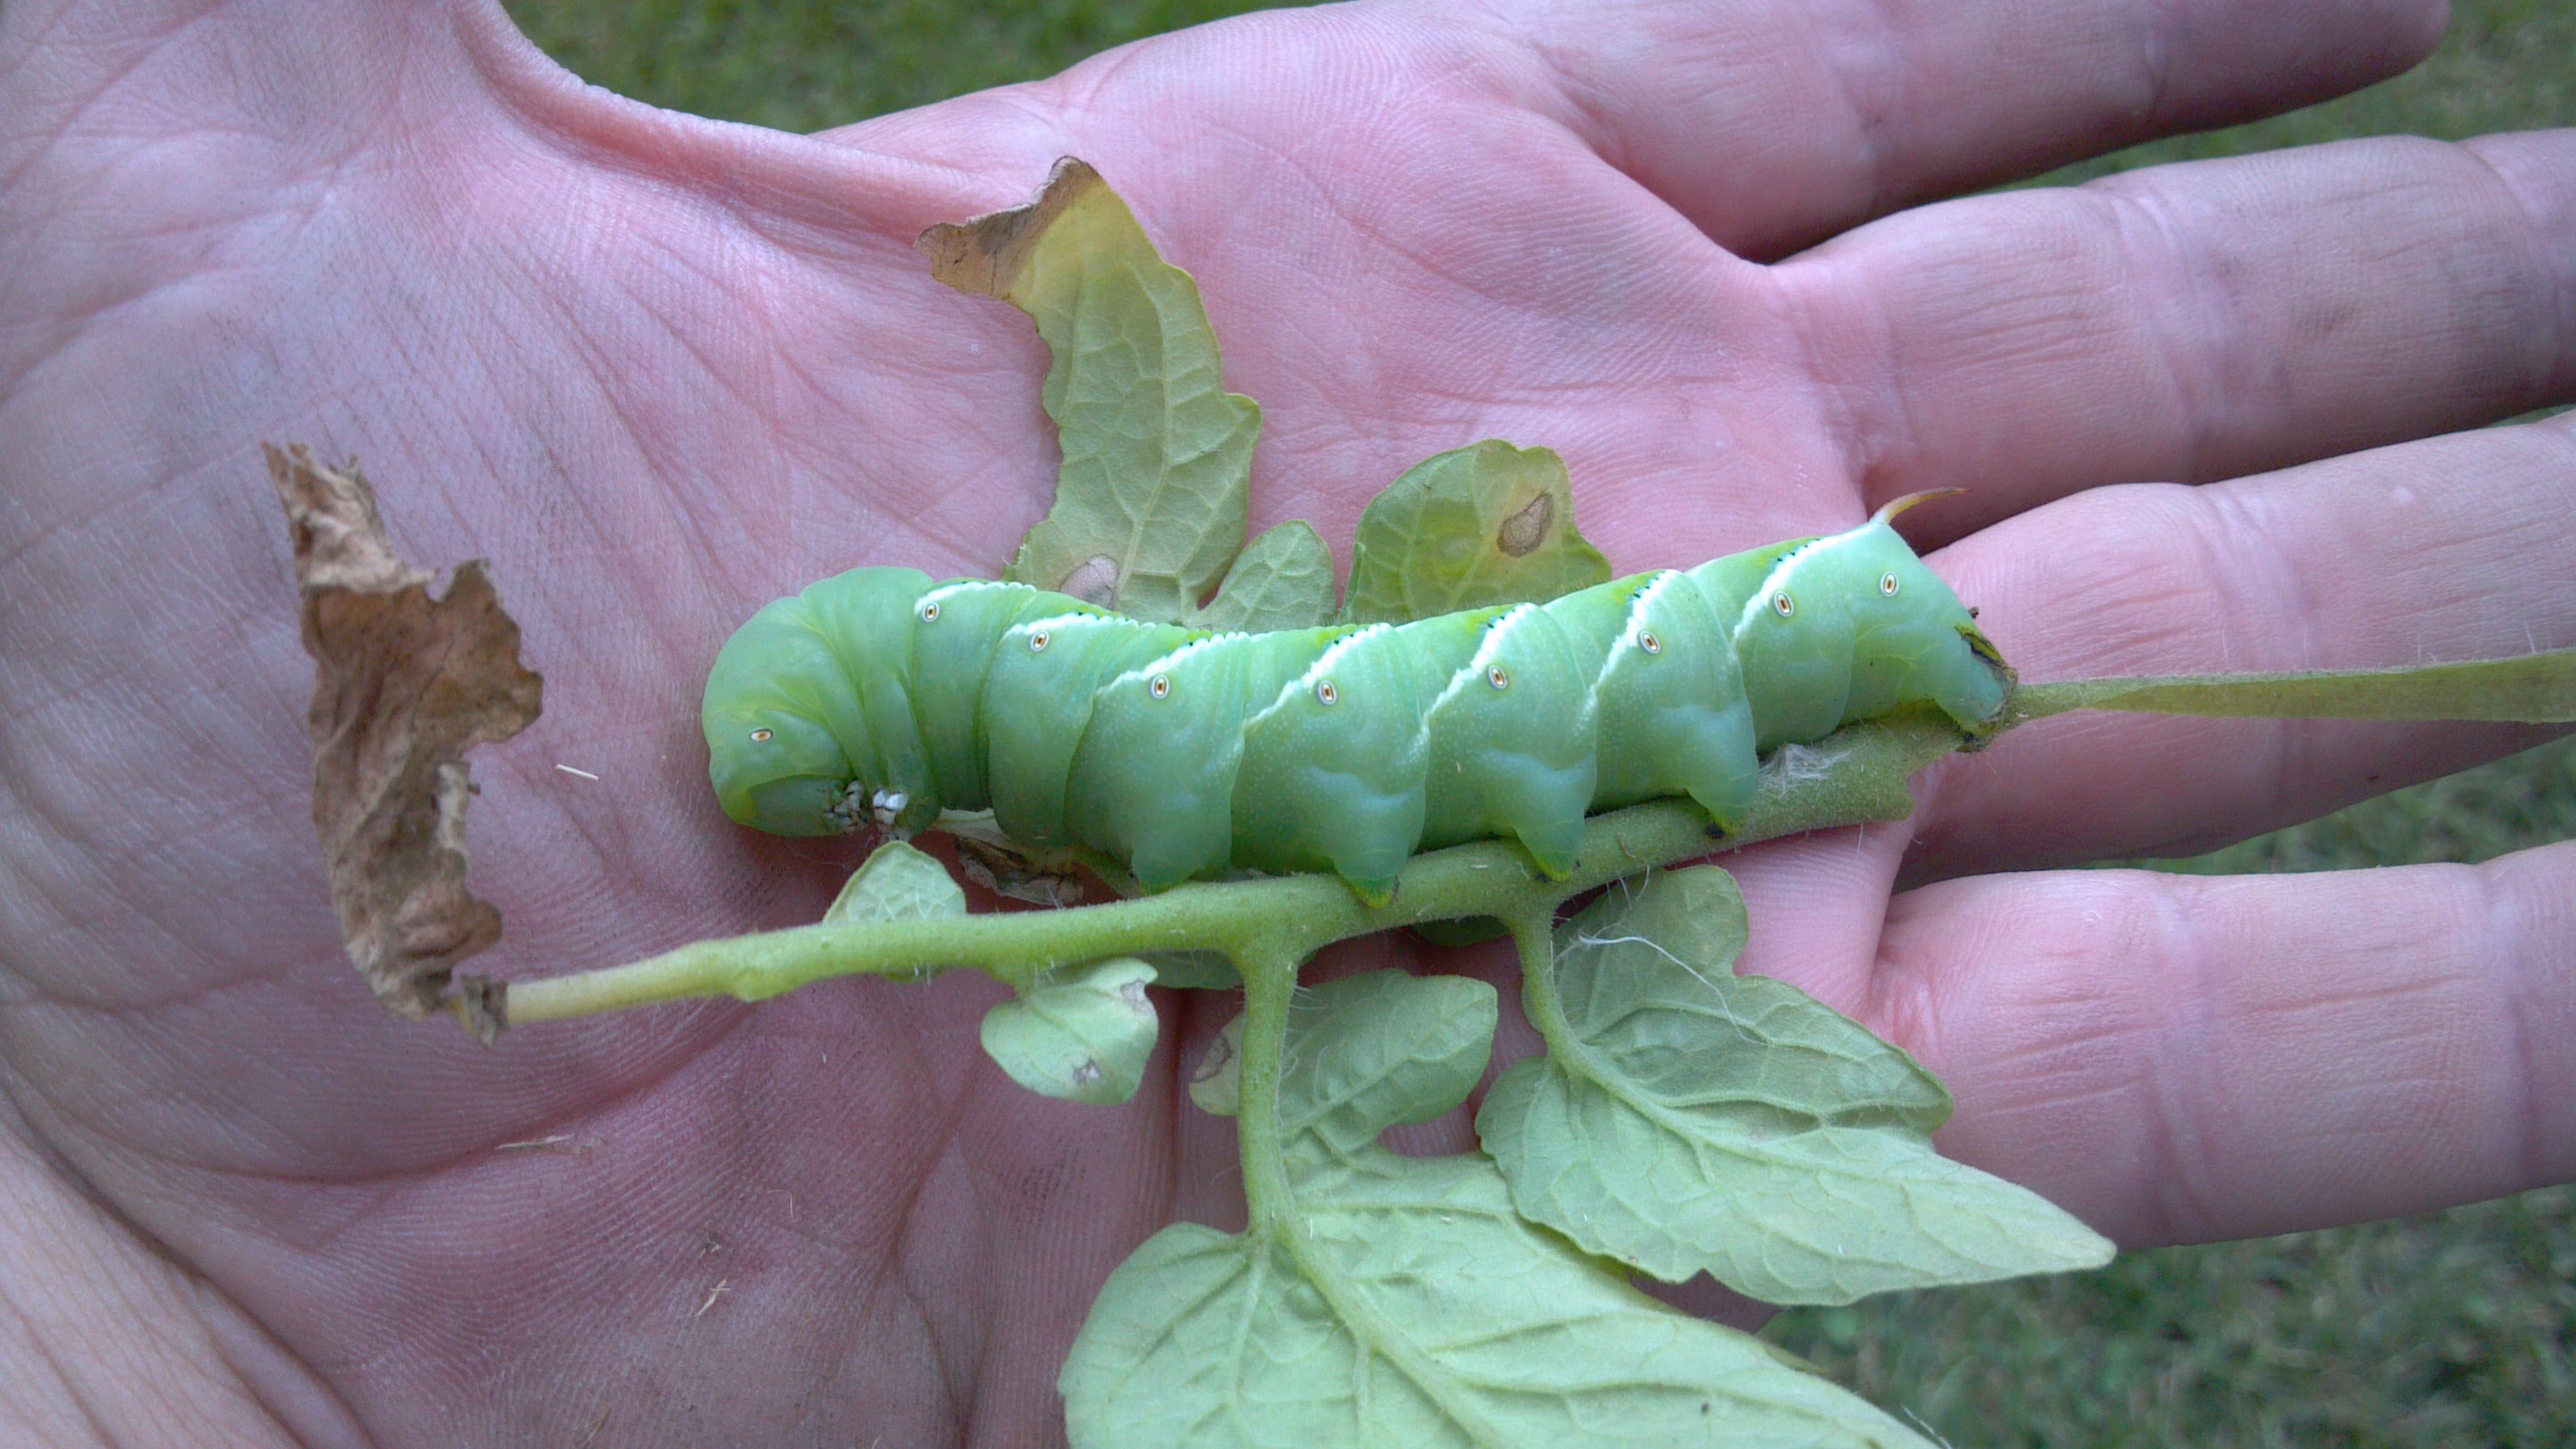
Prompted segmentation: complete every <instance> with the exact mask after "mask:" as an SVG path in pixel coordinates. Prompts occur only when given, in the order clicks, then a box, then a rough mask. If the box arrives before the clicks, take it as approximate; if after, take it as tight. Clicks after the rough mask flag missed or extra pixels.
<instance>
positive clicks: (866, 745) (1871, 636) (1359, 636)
mask: <svg viewBox="0 0 2576 1449" xmlns="http://www.w3.org/2000/svg"><path fill="white" fill-rule="evenodd" d="M1897 506H1902V505H1901V504H1899V505H1892V506H1891V508H1890V509H1888V510H1884V511H1882V512H1881V513H1880V515H1879V516H1878V517H1876V518H1874V519H1872V520H1871V521H1870V522H1868V523H1866V524H1863V525H1862V526H1861V527H1859V528H1856V529H1853V530H1851V531H1849V532H1846V533H1840V534H1835V535H1831V536H1829V537H1824V538H1813V539H1800V540H1794V541H1792V542H1789V543H1783V544H1775V545H1771V546H1769V547H1766V548H1759V549H1753V550H1750V551H1748V552H1745V553H1740V554H1733V555H1729V556H1727V557H1725V558H1721V559H1714V560H1711V561H1710V562H1708V563H1705V564H1702V565H1700V566H1699V567H1697V568H1694V569H1686V570H1664V571H1658V572H1654V573H1647V574H1638V575H1635V576H1633V577H1629V578H1624V579H1618V580H1615V581H1613V582H1610V583H1607V584H1602V585H1599V586H1597V587H1594V588H1590V589H1583V590H1578V591H1576V592H1574V593H1571V594H1567V595H1564V596H1563V597H1560V598H1557V599H1552V600H1550V601H1548V602H1546V603H1544V604H1519V605H1512V606H1508V607H1498V608H1488V609H1476V610H1468V611H1463V612H1460V613H1455V614H1447V615H1442V616H1440V617H1437V618H1431V619H1422V620H1417V621H1414V622H1412V623H1407V624H1400V625H1386V624H1375V625H1369V626H1366V627H1355V626H1343V627H1327V628H1319V629H1305V630H1286V631H1281V632H1277V633H1267V634H1208V633H1202V632H1195V631H1191V630H1187V629H1183V628H1180V627H1177V626H1173V625H1164V624H1147V623H1142V622H1139V621H1137V620H1133V619H1127V618H1123V617H1121V616H1118V615H1115V614H1110V613H1107V612H1105V611H1103V610H1101V609H1098V608H1095V607H1093V606H1091V605H1088V604H1084V603H1081V602H1079V601H1077V600H1075V599H1072V598H1070V597H1067V596H1065V595H1062V594H1053V593H1047V592H1044V591H1042V590H1037V589H1032V588H1029V587H1027V586H1025V585H1019V584H996V583H985V582H980V581H976V580H957V581H953V582H949V583H944V584H939V585H936V586H934V585H932V584H931V582H930V580H929V579H928V577H927V576H925V575H923V574H921V573H918V572H916V571H913V570H910V569H892V568H862V569H855V570H852V571H851V572H849V573H846V574H842V575H840V576H838V577H836V578H831V579H826V580H824V581H823V582H821V583H818V584H815V585H814V586H813V587H811V588H808V589H806V590H805V591H804V592H803V593H801V594H797V595H794V596H791V597H789V598H785V599H781V600H778V601H777V602H775V603H773V604H771V605H769V606H768V607H767V608H765V609H763V610H761V611H760V612H759V613H758V614H756V615H754V616H753V617H752V619H751V620H750V621H749V622H748V623H746V624H744V625H743V627H742V628H741V629H740V630H739V631H738V632H737V633H736V634H735V635H734V637H733V638H732V640H730V641H729V642H728V643H727V644H726V645H725V647H724V649H723V651H722V652H721V653H720V654H719V655H718V656H717V660H716V664H715V668H714V670H713V672H712V673H711V674H710V676H709V678H708V681H707V695H706V704H705V709H704V712H703V723H704V726H705V730H706V736H707V744H708V748H709V751H710V755H711V763H710V773H711V775H712V778H713V780H714V783H715V786H716V792H717V795H718V798H719V799H720V800H721V801H722V802H723V804H724V808H725V811H726V813H727V814H729V815H731V816H732V817H733V818H734V819H736V820H738V821H741V822H743V823H744V824H748V825H754V826H757V827H759V828H761V829H765V830H771V831H775V832H778V833H782V834H790V835H818V834H831V833H837V832H840V831H845V830H850V829H855V828H857V827H859V826H861V825H864V824H867V823H870V822H871V821H873V822H875V823H877V824H881V825H884V826H888V827H891V828H895V829H899V830H912V829H918V828H920V827H923V826H926V825H928V824H930V823H931V822H933V821H935V820H936V819H937V817H938V814H939V812H940V811H941V810H943V809H947V810H982V809H990V810H992V811H993V812H994V820H995V823H996V824H997V825H998V826H999V827H1000V828H1001V829H1002V830H1003V831H1004V832H1006V833H1008V834H1009V835H1011V836H1013V837H1014V838H1016V839H1019V840H1023V841H1026V842H1027V843H1029V844H1031V845H1040V846H1067V845H1074V846H1083V847H1087V848H1090V849H1092V850H1096V851H1100V852H1103V853H1105V854H1107V855H1110V856H1112V857H1114V858H1116V859H1118V860H1121V861H1125V862H1127V864H1128V866H1129V868H1130V869H1131V870H1132V871H1133V872H1134V874H1135V875H1136V877H1137V879H1138V880H1139V881H1141V882H1142V883H1143V884H1145V885H1146V886H1148V887H1149V888H1156V889H1159V888H1162V887H1166V886H1171V885H1175V884H1178V883H1180V882H1181V881H1184V880H1188V879H1191V878H1194V877H1204V876H1212V875H1218V874H1222V873H1224V872H1225V871H1227V870H1229V869H1237V868H1245V869H1257V870H1269V871H1291V870H1330V871H1333V872H1335V873H1337V874H1339V875H1340V876H1341V877H1342V878H1343V879H1344V880H1346V881H1348V882H1349V883H1350V884H1351V886H1352V888H1353V889H1354V890H1356V891H1357V892H1358V893H1359V894H1360V895H1361V896H1362V897H1363V898H1364V899H1368V900H1372V901H1383V900H1385V899H1386V898H1387V897H1388V895H1389V894H1390V893H1391V892H1392V890H1393V888H1394V883H1395V877H1396V873H1397V871H1399V870H1400V869H1401V868H1402V866H1403V864H1404V862H1405V861H1406V860H1407V859H1408V858H1410V857H1411V856H1412V855H1413V854H1414V853H1416V852H1417V851H1420V850H1425V849H1436V848H1438V847H1441V846H1446V845H1452V844H1457V843H1459V842H1461V841H1466V840H1474V839H1481V838H1485V837H1490V836H1508V837H1510V838H1513V839H1516V840H1518V841H1519V842H1520V843H1521V844H1522V845H1523V846H1524V847H1525V848H1527V849H1528V851H1529V853H1530V856H1531V858H1532V860H1533V861H1534V862H1535V863H1536V864H1537V865H1538V867H1539V868H1540V869H1541V870H1543V871H1545V872H1547V873H1548V874H1550V875H1552V876H1562V875H1563V874H1565V873H1566V872H1567V871H1569V870H1570V869H1571V868H1572V866H1573V863H1574V852H1575V850H1576V847H1577V845H1578V843H1579V841H1580V839H1581V835H1582V828H1583V819H1584V816H1585V815H1587V814H1589V813H1592V812H1595V811H1599V810H1606V809H1613V808H1617V807H1620V806H1624V805H1630V804H1634V803H1636V802H1638V801H1641V800H1647V799H1653V798H1656V797H1659V796H1668V795H1685V796H1688V797H1690V798H1691V799H1692V800H1694V801H1696V802H1697V803H1698V804H1699V805H1700V806H1701V807H1702V808H1704V809H1706V810H1707V811H1708V812H1709V814H1710V816H1711V817H1712V818H1713V819H1715V820H1716V821H1718V822H1719V823H1720V824H1721V825H1724V824H1728V823H1730V822H1732V821H1734V820H1736V819H1738V818H1740V817H1741V816H1742V814H1743V813H1744V811H1745V810H1746V809H1747V808H1748V807H1749V806H1750V805H1751V804H1752V802H1753V799H1754V795H1755V791H1756V789H1757V787H1758V772H1759V769H1760V762H1761V758H1762V757H1763V756H1764V755H1767V754H1768V753H1770V752H1771V751H1773V750H1775V749H1777V748H1779V747H1780V746H1781V745H1784V744H1791V743H1803V742H1808V741H1813V740H1817V739H1821V738H1823V737H1824V736H1825V735H1827V734H1830V733H1832V732H1833V731H1834V730H1835V729H1838V728H1840V727H1841V726H1842V725H1844V724H1846V723H1849V722H1852V721H1854V720H1862V719H1872V718H1877V717H1879V716H1881V715H1886V714H1890V713H1893V712H1896V711H1898V710H1900V709H1906V708H1911V707H1918V706H1926V705H1928V706H1930V707H1932V708H1934V709H1937V710H1939V711H1940V712H1941V713H1943V714H1944V715H1946V716H1947V717H1948V718H1949V719H1950V720H1951V721H1953V722H1954V723H1956V724H1957V725H1958V726H1959V727H1960V728H1961V729H1962V730H1964V731H1966V732H1968V733H1969V734H1971V735H1976V734H1981V733H1983V732H1985V731H1986V730H1988V729H1990V728H1991V727H1992V725H1993V723H1994V721H1995V719H1996V718H1997V716H1998V715H1999V714H2000V713H2001V711H2002V708H2003V703H2004V697H2005V694H2006V692H2007V689H2008V686H2009V682H2010V673H2009V671H2008V670H2006V669H2005V668H2004V666H2003V664H2002V661H2001V659H2000V657H1999V656H1998V655H1997V654H1996V653H1995V651H1994V648H1993V646H1992V645H1991V644H1990V643H1988V642H1987V641H1986V639H1985V638H1984V636H1983V635H1982V634H1980V633H1979V632H1978V630H1977V628H1976V625H1975V624H1974V622H1973V621H1972V620H1971V618H1970V616H1969V614H1968V611H1967V610H1966V608H1965V607H1963V606H1962V605H1961V604H1960V602H1959V600H1958V597H1957V595H1955V594H1953V593H1952V592H1951V591H1950V589H1949V587H1948V586H1947V585H1946V584H1944V583H1942V581H1941V580H1940V579H1939V578H1938V577H1937V576H1935V575H1934V574H1933V573H1932V572H1931V571H1930V570H1929V569H1927V568H1925V567H1924V566H1923V564H1922V561H1921V560H1919V559H1917V558H1916V557H1915V556H1914V553H1913V551H1912V550H1911V549H1910V548H1908V547H1907V546H1906V544H1905V542H1904V540H1903V539H1902V538H1900V537H1899V536H1898V535H1897V533H1896V531H1895V530H1894V529H1893V528H1892V527H1890V526H1889V523H1888V518H1889V516H1890V514H1891V513H1892V512H1893V511H1894V509H1895V507H1897Z"/></svg>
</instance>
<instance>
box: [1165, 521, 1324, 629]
mask: <svg viewBox="0 0 2576 1449" xmlns="http://www.w3.org/2000/svg"><path fill="white" fill-rule="evenodd" d="M1332 619H1333V551H1332V550H1331V549H1330V548H1327V547H1325V545H1324V536H1323V535H1322V534H1320V533H1317V532H1316V531H1315V526H1314V525H1313V524H1311V523H1307V522H1305V521H1304V520H1302V519H1291V520H1290V521H1288V522H1286V523H1283V524H1281V525H1279V526H1278V527H1277V528H1274V529H1271V530H1270V531H1269V532H1267V533H1264V534H1262V535H1261V536H1260V537H1259V538H1256V539H1254V540H1253V541H1252V542H1251V544H1250V545H1249V546H1247V547H1246V548H1245V549H1244V550H1243V556H1242V557H1241V558H1238V559H1236V560H1235V561H1234V567H1233V568H1230V569H1228V570H1226V574H1225V583H1224V584H1223V585H1222V586H1220V587H1219V588H1218V589H1217V591H1216V597H1215V598H1213V599H1211V600H1209V601H1208V606H1207V607H1206V608H1204V609H1200V610H1198V611H1197V612H1195V613H1193V614H1191V615H1190V617H1189V619H1188V621H1187V622H1188V623H1189V626H1190V627H1191V628H1193V629H1216V630H1233V631H1236V632H1240V633H1245V634H1260V633H1266V632H1268V631H1270V630H1274V629H1311V628H1314V627H1315V626H1316V625H1318V624H1329V623H1331V622H1332Z"/></svg>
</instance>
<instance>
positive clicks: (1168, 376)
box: [917, 157, 1261, 623]
mask: <svg viewBox="0 0 2576 1449" xmlns="http://www.w3.org/2000/svg"><path fill="white" fill-rule="evenodd" d="M917 245H918V246H919V248H920V250H921V251H922V252H923V254H924V255H926V256H928V257H929V258H930V260H931V269H932V271H933V273H934V274H936V275H937V276H938V278H939V280H941V281H943V282H946V283H947V284H948V285H950V286H952V287H955V288H957V289H958V290H959V291H962V292H971V293H976V294H980V295H984V296H991V297H998V298H1001V299H1002V300H1004V301H1006V302H1009V303H1010V304H1012V305H1013V306H1015V307H1018V308H1019V309H1020V310H1022V311H1024V312H1026V313H1028V314H1029V316H1030V317H1032V318H1033V319H1035V320H1036V322H1037V326H1038V335H1039V336H1040V337H1042V338H1044V339H1045V340H1046V345H1047V348H1048V350H1049V352H1050V353H1051V354H1052V355H1053V358H1054V361H1053V364H1052V365H1051V366H1050V367H1049V368H1048V370H1047V377H1046V390H1045V393H1044V395H1043V400H1044V402H1045V405H1046V410H1047V416H1049V417H1051V418H1054V419H1055V422H1056V433H1057V440H1058V442H1059V443H1060V445H1061V446H1062V448H1063V453H1064V464H1063V468H1062V471H1061V472H1060V473H1059V475H1058V477H1057V481H1056V497H1055V507H1054V509H1053V510H1052V511H1051V512H1049V513H1048V514H1047V516H1046V519H1045V521H1044V522H1042V523H1040V524H1039V525H1038V526H1037V527H1036V528H1033V529H1031V530H1030V531H1029V536H1028V538H1027V539H1026V540H1025V541H1024V542H1023V543H1022V544H1021V546H1020V554H1019V557H1018V558H1017V559H1016V560H1015V561H1014V562H1013V563H1012V565H1011V567H1010V570H1009V572H1008V573H1007V574H1006V575H1005V577H1006V578H1009V579H1011V580H1013V581H1015V582H1019V583H1026V584H1034V585H1036V586H1037V587H1039V588H1042V589H1056V590H1060V591H1062V592H1065V593H1069V594H1073V595H1075V596H1076V597H1079V598H1083V599H1086V600H1089V601H1090V602H1092V603H1096V604H1101V605H1105V606H1107V607H1109V608H1113V609H1116V610H1118V611H1119V612H1121V613H1124V614H1128V615H1132V616H1134V617H1136V618H1140V619H1149V620H1153V621H1156V622H1159V623H1179V622H1181V621H1182V620H1183V619H1185V618H1186V617H1188V615H1189V614H1190V612H1191V611H1192V610H1193V609H1195V608H1196V607H1197V606H1198V602H1199V600H1201V599H1202V598H1205V597H1206V596H1207V594H1208V591H1209V590H1210V589H1211V588H1212V587H1214V585H1215V584H1216V582H1217V579H1218V576H1219V575H1220V574H1222V573H1223V572H1224V570H1225V567H1226V564H1227V562H1228V561H1229V560H1231V559H1232V558H1233V557H1234V556H1235V552H1236V551H1237V550H1238V549H1240V548H1241V547H1242V546H1243V534H1244V522H1245V516H1246V507H1247V501H1248V499H1249V498H1250V479H1251V470H1252V445H1253V441H1254V439H1255V438H1257V437H1258V436H1259V435H1260V432H1261V409H1260V408H1259V407H1257V406H1255V405H1254V403H1253V401H1252V399H1250V398H1247V397H1240V396H1237V395H1235V394H1233V393H1229V392H1227V391H1225V389H1224V386H1223V380H1222V377H1221V376H1220V372H1219V367H1218V357H1217V345H1216V334H1215V333H1214V332H1213V331H1212V330H1210V328H1209V327H1208V321H1207V311H1206V309H1205V307H1203V306H1202V305H1201V303H1200V301H1199V289H1198V284H1197V283H1196V282H1193V281H1191V280H1190V277H1189V274H1188V273H1186V272H1184V271H1182V270H1180V269H1179V268H1178V267H1174V266H1170V265H1168V264H1166V263H1165V262H1164V261H1163V260H1162V258H1161V257H1160V256H1159V255H1158V254H1157V253H1156V252H1155V250H1154V244H1153V243H1152V242H1151V241H1149V240H1148V239H1147V238H1146V236H1145V232H1144V229H1143V228H1141V227H1139V226H1138V225H1137V224H1136V218H1135V216H1134V214H1133V213H1131V212H1129V211H1128V209H1127V204H1126V203H1125V202H1123V201H1121V200H1119V199H1118V195H1117V193H1116V192H1113V191H1111V190H1110V189H1109V186H1108V184H1107V183H1106V182H1104V181H1102V180H1101V179H1100V173H1098V172H1096V171H1094V170H1092V169H1091V168H1090V167H1089V166H1087V165H1085V164H1083V163H1082V162H1080V161H1077V160H1074V159H1072V158H1071V157H1067V158H1066V159H1064V160H1062V161H1059V162H1057V163H1056V168H1055V173H1054V174H1053V175H1052V176H1050V177H1049V178H1048V179H1047V185H1046V190H1045V191H1044V192H1042V193H1041V194H1040V195H1039V197H1038V199H1037V200H1036V201H1035V202H1033V203H1031V204H1030V205H1028V206H1024V207H1019V208H1016V209H1014V210H1010V211H1001V212H995V213H993V214H991V215H989V216H981V217H977V218H976V219H974V220H972V221H969V222H966V223H963V224H962V225H953V226H947V225H943V226H934V227H932V228H931V229H930V230H928V231H926V232H923V233H922V234H921V239H920V241H919V242H918V243H917Z"/></svg>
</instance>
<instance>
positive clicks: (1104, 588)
mask: <svg viewBox="0 0 2576 1449" xmlns="http://www.w3.org/2000/svg"><path fill="white" fill-rule="evenodd" d="M1055 591H1056V592H1057V593H1059V594H1071V595H1072V596H1073V597H1075V598H1077V599H1080V600H1082V601H1083V602H1084V603H1086V604H1097V605H1099V606H1100V607H1102V608H1104V609H1106V608H1110V607H1112V606H1114V605H1116V604H1117V602H1118V560H1116V559H1114V558H1111V557H1110V556H1109V555H1107V554H1105V553H1098V554H1093V555H1092V556H1091V557H1089V558H1087V559H1084V560H1083V561H1082V562H1081V563H1080V564H1079V565H1077V566H1076V567H1075V568H1074V571H1073V572H1071V573H1069V574H1066V575H1065V576H1064V581H1063V582H1062V583H1059V584H1057V585H1056V586H1055Z"/></svg>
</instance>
